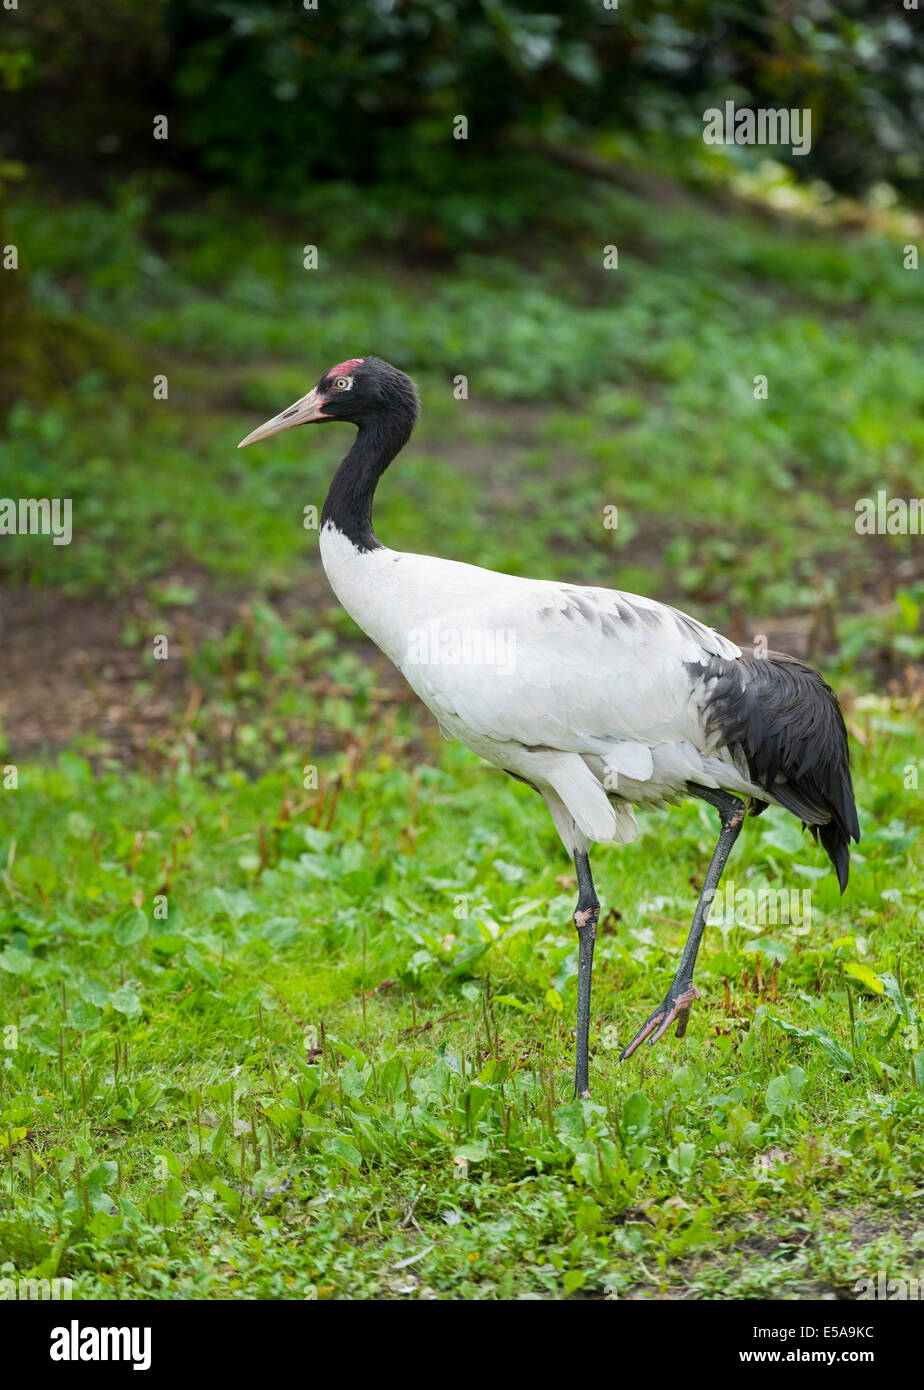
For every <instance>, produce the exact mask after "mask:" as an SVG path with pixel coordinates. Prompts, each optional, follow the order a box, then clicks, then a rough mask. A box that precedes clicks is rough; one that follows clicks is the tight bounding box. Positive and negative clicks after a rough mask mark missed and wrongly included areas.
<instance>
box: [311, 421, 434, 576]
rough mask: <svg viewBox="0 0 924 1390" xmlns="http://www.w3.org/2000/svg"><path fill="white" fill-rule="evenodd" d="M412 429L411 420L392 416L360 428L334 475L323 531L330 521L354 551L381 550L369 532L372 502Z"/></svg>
mask: <svg viewBox="0 0 924 1390" xmlns="http://www.w3.org/2000/svg"><path fill="white" fill-rule="evenodd" d="M413 427H414V420H413V417H411V418H410V419H407V420H405V419H404V418H403V417H402V416H401V415H398V414H391V413H389V414H385V415H375V416H372V417H371V418H370V419H368V420H365V421H364V422H363V423H362V424H361V425H360V427H359V430H358V432H357V435H356V439H355V441H354V443H353V447H352V449H351V450H350V452H349V453H348V454H347V456H346V458H345V459H344V460H343V462H342V463H341V465H340V467H339V468H338V469H337V472H336V473H335V474H334V478H333V481H332V483H331V485H330V490H329V492H328V494H327V500H326V501H325V503H324V510H323V511H322V512H321V527H322V528H323V527H324V525H325V523H326V522H328V521H329V522H330V523H331V524H332V525H333V526H336V528H337V530H338V531H342V532H343V534H344V535H345V536H346V537H347V538H348V539H349V540H351V541H352V542H353V544H354V545H355V546H356V549H357V550H380V549H381V548H382V543H381V541H380V540H379V539H378V537H377V536H376V534H375V532H374V531H373V529H372V499H373V497H374V496H375V489H376V485H377V483H378V481H379V478H381V476H382V474H383V473H384V472H385V469H386V468H387V467H388V465H389V464H390V463H391V461H392V459H393V458H394V457H395V455H396V454H397V453H398V452H399V450H401V449H403V448H404V446H405V444H406V443H407V441H408V438H409V437H410V433H411V430H412V429H413Z"/></svg>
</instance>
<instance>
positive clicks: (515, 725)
mask: <svg viewBox="0 0 924 1390" xmlns="http://www.w3.org/2000/svg"><path fill="white" fill-rule="evenodd" d="M320 548H321V561H322V564H323V566H324V570H325V572H326V574H327V577H328V580H329V581H330V584H331V587H332V588H333V590H334V592H335V594H336V595H337V597H338V599H339V600H340V602H341V603H342V604H343V607H344V608H345V609H346V610H347V612H348V613H349V614H350V616H351V617H352V618H353V619H354V620H355V622H356V623H357V624H358V625H359V626H360V627H361V628H362V629H363V631H364V632H365V633H367V635H368V636H369V637H371V638H372V640H373V641H374V642H375V643H376V645H377V646H378V647H380V648H381V650H382V651H383V652H384V653H385V654H386V656H387V657H388V658H389V659H390V660H391V661H392V662H393V663H394V665H395V666H397V667H398V669H399V670H400V671H401V672H402V674H403V675H404V677H405V679H406V680H407V682H408V684H409V685H410V686H411V687H412V689H413V690H414V691H415V692H416V693H417V695H418V696H419V697H420V699H421V700H422V701H423V703H424V704H425V705H426V706H427V708H428V709H430V710H431V711H432V713H433V714H434V715H435V716H436V719H437V720H438V722H439V725H440V728H441V730H442V731H443V733H444V734H445V735H446V736H447V737H451V738H456V739H458V740H459V742H460V743H463V744H465V746H466V747H467V748H470V749H471V750H472V751H473V752H475V753H477V754H479V756H480V757H482V758H484V759H485V760H486V761H487V762H489V763H492V764H493V765H494V766H495V767H499V768H503V769H505V770H506V771H508V772H511V773H514V774H516V776H518V777H521V778H523V780H524V781H527V782H529V783H531V784H532V785H533V786H535V787H536V789H537V790H538V791H539V792H540V793H541V794H542V796H543V798H544V800H545V802H546V805H547V806H548V808H549V812H550V814H551V816H552V819H553V820H554V822H555V826H556V828H557V830H558V833H559V835H560V837H561V839H562V842H563V844H564V845H565V847H566V849H567V850H568V851H569V853H571V854H574V853H575V852H584V851H586V849H587V847H588V844H589V843H590V842H592V841H596V842H599V843H606V842H610V841H615V842H620V843H623V842H626V841H629V840H632V839H634V838H635V836H636V835H637V834H638V826H637V822H636V819H635V812H634V810H633V806H662V805H665V804H668V803H676V802H678V801H680V800H681V799H683V798H684V797H685V796H687V795H688V790H687V783H688V782H689V781H695V782H698V783H699V784H701V785H703V786H707V787H721V788H722V789H724V790H726V791H731V792H734V793H737V794H741V795H744V796H761V797H762V798H763V799H765V800H766V799H772V798H768V795H767V791H766V789H762V788H760V787H758V786H756V785H755V784H754V783H753V782H752V781H751V780H750V778H749V776H748V773H747V767H746V765H744V763H743V760H736V758H735V757H734V756H733V754H732V752H731V751H730V750H729V749H728V748H726V747H722V746H721V744H717V743H716V740H715V738H714V737H711V736H710V734H709V732H708V730H707V720H706V713H705V710H706V703H707V698H708V691H707V682H706V681H705V679H704V678H703V675H702V674H701V673H700V674H697V668H698V667H701V666H702V665H704V663H705V662H706V661H708V659H709V658H710V657H711V656H722V657H731V658H734V657H738V656H740V654H741V653H740V649H739V648H738V647H736V646H735V644H734V643H733V642H730V641H728V640H727V639H726V638H724V637H721V636H720V635H719V634H718V633H716V632H714V631H713V630H712V629H711V628H708V627H705V626H703V624H701V623H699V622H697V621H696V620H695V619H693V618H689V617H687V616H686V615H685V614H682V613H679V612H678V611H677V610H675V609H673V608H669V607H667V606H666V605H664V604H660V603H655V602H653V601H652V600H651V599H647V598H642V597H639V596H638V595H635V594H626V593H621V592H619V591H618V590H613V589H600V588H587V587H581V586H578V585H572V584H558V583H554V582H551V581H545V580H531V579H521V578H518V577H516V576H514V575H508V574H498V573H495V572H494V571H492V570H486V569H480V568H479V567H477V566H475V565H467V564H460V563H458V562H456V561H453V560H442V559H438V558H436V557H434V556H431V555H414V554H405V553H402V552H400V551H395V550H390V549H388V548H387V547H385V546H381V547H378V548H377V549H374V550H359V549H357V548H356V547H355V546H354V545H353V543H352V542H351V541H350V540H349V539H348V538H347V537H346V536H344V535H343V534H342V533H341V532H340V531H338V530H337V529H336V527H334V526H333V525H332V524H331V523H328V524H327V525H325V526H324V527H323V529H322V532H321V538H320Z"/></svg>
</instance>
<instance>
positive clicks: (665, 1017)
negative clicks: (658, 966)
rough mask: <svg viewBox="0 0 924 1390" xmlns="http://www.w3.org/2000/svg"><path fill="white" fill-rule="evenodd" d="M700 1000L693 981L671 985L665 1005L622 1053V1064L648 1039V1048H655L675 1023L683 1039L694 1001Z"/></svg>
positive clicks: (652, 1016)
mask: <svg viewBox="0 0 924 1390" xmlns="http://www.w3.org/2000/svg"><path fill="white" fill-rule="evenodd" d="M698 998H699V990H698V989H697V988H696V986H695V985H694V983H693V981H692V980H690V981H689V982H688V983H687V984H686V985H677V984H673V985H671V987H670V989H669V990H668V991H667V995H666V997H665V1000H664V1003H663V1004H659V1005H658V1007H657V1008H656V1009H655V1011H654V1013H651V1014H649V1015H648V1017H647V1018H646V1020H645V1022H644V1023H643V1024H642V1026H641V1028H640V1029H639V1030H638V1032H637V1033H636V1035H635V1037H634V1038H633V1039H632V1041H631V1042H630V1043H629V1044H628V1046H627V1047H624V1048H623V1050H622V1052H620V1054H619V1060H620V1062H624V1061H625V1060H626V1058H627V1057H631V1056H632V1053H633V1052H634V1051H635V1049H636V1048H637V1047H640V1046H641V1045H642V1043H643V1042H644V1041H645V1039H646V1038H647V1039H648V1046H649V1047H654V1045H655V1043H656V1042H657V1041H658V1039H659V1038H663V1037H664V1034H665V1033H666V1032H667V1030H668V1028H670V1026H671V1024H672V1023H674V1022H676V1024H677V1037H678V1038H682V1037H683V1035H684V1033H685V1032H686V1031H687V1023H688V1022H689V1019H690V1010H691V1008H692V1007H693V1000H694V999H698Z"/></svg>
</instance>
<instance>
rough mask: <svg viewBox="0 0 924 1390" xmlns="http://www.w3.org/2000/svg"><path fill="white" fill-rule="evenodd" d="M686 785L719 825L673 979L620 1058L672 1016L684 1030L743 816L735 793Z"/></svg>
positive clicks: (658, 1032)
mask: <svg viewBox="0 0 924 1390" xmlns="http://www.w3.org/2000/svg"><path fill="white" fill-rule="evenodd" d="M687 786H688V787H689V789H690V792H691V793H692V795H693V796H698V797H699V798H700V799H701V800H702V801H708V802H710V804H711V805H713V806H715V807H716V809H717V810H718V812H719V815H720V817H721V820H722V829H721V832H720V834H719V839H718V843H717V845H716V847H715V850H714V851H713V855H712V861H711V863H710V865H709V868H708V870H707V872H706V881H705V883H704V884H703V891H702V892H701V893H700V895H699V902H698V903H697V904H696V911H695V912H694V913H693V922H692V924H691V926H690V934H689V936H688V937H687V942H686V945H685V946H684V948H683V955H682V956H681V958H680V964H679V966H678V967H677V974H676V975H675V976H674V982H673V984H672V985H671V987H670V989H669V990H668V991H667V994H666V995H665V997H664V1003H663V1004H659V1005H658V1007H657V1008H656V1009H655V1011H654V1013H651V1014H649V1015H648V1017H647V1018H646V1020H645V1022H644V1023H643V1024H642V1026H641V1028H640V1029H639V1030H638V1032H637V1033H636V1035H635V1037H634V1038H633V1039H632V1041H631V1042H630V1043H629V1044H628V1046H626V1047H624V1048H623V1050H622V1052H621V1053H620V1054H619V1060H620V1062H624V1061H625V1059H626V1058H627V1057H631V1056H632V1053H633V1052H634V1051H635V1049H636V1048H637V1047H639V1046H640V1045H641V1044H642V1043H643V1042H644V1041H645V1039H646V1038H648V1039H649V1041H648V1046H649V1047H654V1045H655V1043H656V1042H657V1041H658V1039H659V1038H661V1037H663V1036H664V1034H665V1033H666V1032H667V1030H668V1028H669V1027H670V1026H671V1024H672V1023H673V1022H674V1021H675V1020H676V1023H677V1037H678V1038H682V1037H683V1035H684V1033H685V1032H686V1031H687V1022H688V1020H689V1017H690V1009H691V1008H692V1007H693V1000H694V999H698V998H699V990H698V989H697V988H696V986H695V985H694V983H693V967H694V965H695V964H696V953H697V951H698V950H699V943H700V941H701V940H702V935H703V930H704V929H705V926H706V919H707V917H708V916H709V909H710V908H711V907H712V899H713V897H714V895H715V890H716V888H718V886H719V879H720V878H721V877H722V871H723V870H724V868H725V863H726V861H727V859H728V856H729V854H730V853H731V848H732V845H733V844H734V843H735V841H736V840H737V838H738V835H739V833H740V830H741V823H742V821H743V820H744V811H745V806H744V802H743V801H740V800H739V798H738V797H737V796H730V795H729V793H728V792H720V791H713V790H712V789H711V788H708V787H699V786H696V785H695V784H694V783H693V782H688V783H687ZM649 1035H650V1036H649Z"/></svg>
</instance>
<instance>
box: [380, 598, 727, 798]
mask: <svg viewBox="0 0 924 1390" xmlns="http://www.w3.org/2000/svg"><path fill="white" fill-rule="evenodd" d="M496 578H497V579H498V580H499V581H500V580H503V579H506V578H507V576H496ZM521 585H522V586H523V587H522V588H521V587H520V586H521ZM711 655H721V656H728V657H736V656H739V655H740V650H739V648H738V647H736V646H735V645H734V643H732V642H729V641H728V640H727V639H726V638H724V637H720V636H719V635H718V634H717V633H715V632H713V631H712V630H711V629H710V628H707V627H704V626H703V625H702V624H701V623H698V622H696V620H695V619H693V618H689V617H687V616H685V615H684V614H682V613H679V612H677V610H675V609H673V608H669V607H667V606H666V605H664V604H659V603H654V602H652V601H651V600H650V599H645V598H641V597H638V596H636V595H634V594H626V593H622V592H620V591H618V590H612V589H597V588H581V587H577V586H571V585H556V584H548V583H538V582H537V583H530V582H529V581H516V587H515V588H512V589H511V588H509V587H508V586H507V585H506V584H504V583H499V584H498V585H497V586H496V589H495V594H494V595H493V596H492V597H491V598H489V599H488V601H487V602H485V599H484V597H483V596H481V597H479V599H478V601H477V603H475V604H472V605H464V606H460V607H455V608H454V607H443V611H442V612H441V613H440V617H439V619H438V621H437V620H432V619H431V622H430V625H429V627H428V629H427V633H426V638H425V640H424V641H423V642H422V643H421V644H420V646H419V647H418V649H417V650H416V651H415V650H414V648H413V646H411V645H409V647H408V655H407V659H406V660H405V661H404V662H402V663H401V666H402V670H403V672H404V674H405V676H406V677H407V679H408V680H409V682H410V683H411V685H413V686H414V688H415V690H417V692H418V694H419V695H420V696H421V698H422V699H423V700H424V701H425V703H426V704H427V705H429V707H430V708H431V709H432V710H433V711H434V713H435V714H436V715H437V717H438V718H440V720H441V722H444V721H445V722H451V723H452V724H453V725H455V724H456V722H457V721H458V722H460V723H461V724H463V725H464V726H465V727H466V728H467V729H468V730H470V731H471V732H472V733H473V734H475V735H477V736H480V737H483V738H488V739H492V740H496V741H498V742H518V743H521V744H525V745H526V746H527V747H537V746H542V747H546V748H554V749H558V750H560V751H562V752H573V753H581V754H599V755H602V756H604V757H605V758H606V760H607V762H608V763H610V764H611V765H613V766H616V767H618V768H619V770H620V771H621V772H623V773H624V774H625V775H626V776H627V777H634V778H637V779H638V780H645V778H646V777H647V776H650V772H651V755H650V751H649V750H650V749H651V747H652V746H653V745H657V744H673V743H683V742H690V743H693V744H694V745H697V746H701V745H702V743H703V728H702V716H701V714H700V712H699V709H698V707H697V704H696V702H695V699H694V688H695V676H694V674H692V673H691V670H690V669H689V668H690V667H691V666H695V665H696V664H699V663H701V662H703V660H704V659H705V658H706V657H708V656H711Z"/></svg>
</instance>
